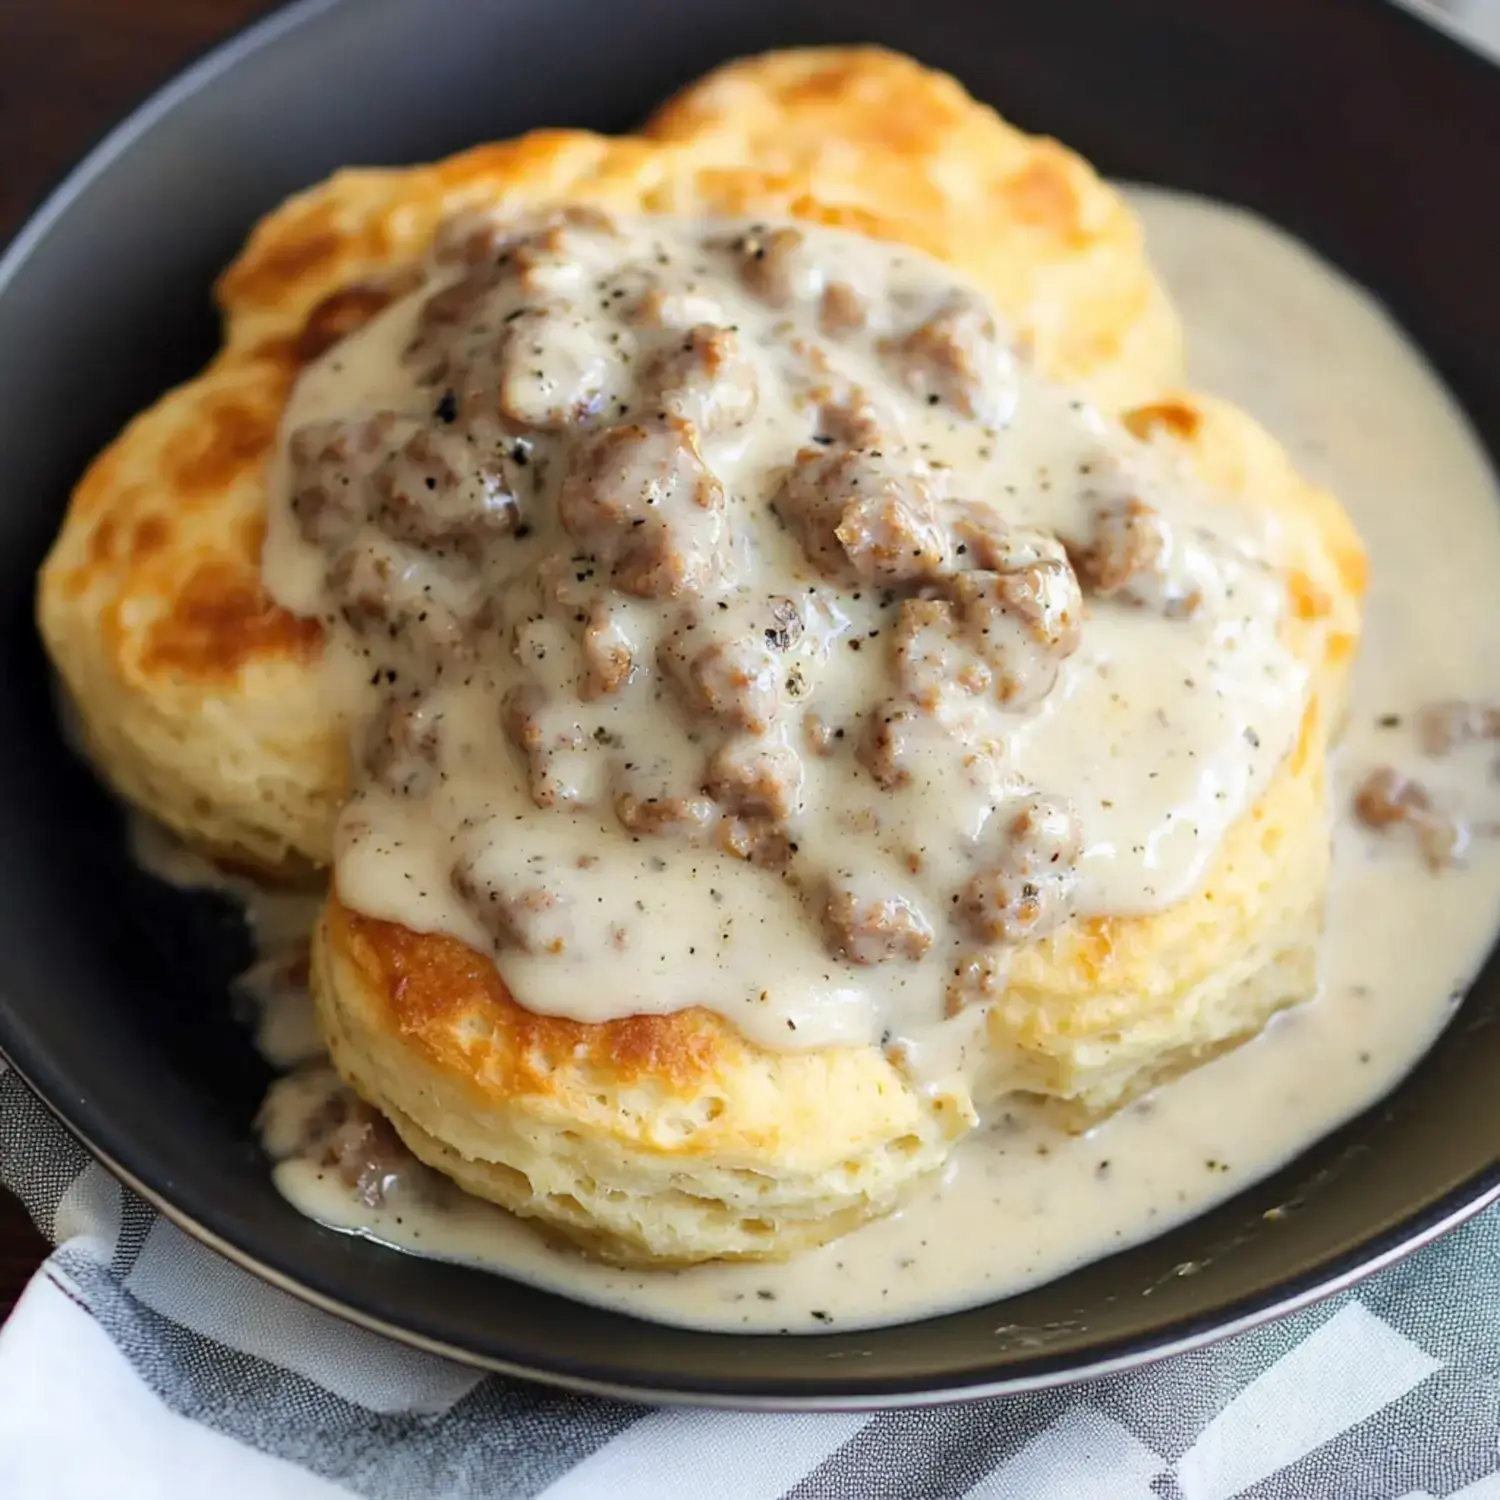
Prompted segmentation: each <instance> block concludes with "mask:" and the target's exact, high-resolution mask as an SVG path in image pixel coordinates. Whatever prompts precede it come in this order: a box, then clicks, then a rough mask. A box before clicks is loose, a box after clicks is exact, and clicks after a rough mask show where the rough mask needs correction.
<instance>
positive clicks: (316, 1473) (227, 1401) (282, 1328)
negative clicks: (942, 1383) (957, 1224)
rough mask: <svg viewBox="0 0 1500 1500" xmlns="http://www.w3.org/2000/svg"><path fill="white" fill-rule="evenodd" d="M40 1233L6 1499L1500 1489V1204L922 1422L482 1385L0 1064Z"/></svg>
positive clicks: (1490, 1497)
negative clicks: (154, 1197) (364, 1322)
mask: <svg viewBox="0 0 1500 1500" xmlns="http://www.w3.org/2000/svg"><path fill="white" fill-rule="evenodd" d="M0 1182H3V1183H4V1184H5V1185H6V1186H8V1187H10V1188H11V1189H13V1190H14V1191H15V1192H17V1193H19V1194H20V1196H21V1198H22V1200H23V1201H24V1202H25V1203H26V1205H27V1207H28V1208H29V1209H30V1210H31V1213H32V1215H33V1216H34V1217H35V1219H36V1221H37V1223H38V1225H40V1226H41V1228H42V1230H43V1231H44V1232H45V1233H46V1234H48V1235H49V1236H50V1237H51V1238H52V1239H53V1240H54V1241H55V1242H56V1244H57V1249H56V1251H55V1252H54V1253H53V1255H52V1257H51V1259H49V1260H48V1261H47V1263H46V1265H45V1266H44V1267H43V1268H42V1270H41V1271H40V1272H39V1273H38V1275H37V1277H36V1278H35V1280H34V1281H33V1282H32V1284H31V1286H30V1287H29V1288H28V1289H27V1291H26V1294H25V1295H24V1296H23V1297H22V1299H21V1302H20V1304H19V1306H18V1307H17V1309H16V1312H15V1314H14V1316H13V1317H12V1319H11V1321H10V1322H9V1323H8V1324H6V1326H5V1328H4V1329H3V1331H0V1500H157V1497H160V1500H168V1497H170V1500H179V1497H181V1496H184V1495H188V1496H200V1497H207V1500H268V1497H269V1500H324V1497H330V1496H336V1495H347V1494H349V1493H351V1492H352V1493H353V1494H355V1495H362V1496H369V1497H371V1500H532V1497H545V1500H594V1497H608V1500H689V1497H690V1500H782V1497H787V1500H793V1497H795V1500H884V1497H891V1500H981V1497H983V1500H1230V1497H1239V1500H1425V1497H1438V1496H1448V1497H1454V1500H1458V1497H1462V1500H1500V1208H1496V1209H1491V1210H1489V1211H1487V1212H1486V1213H1484V1214H1482V1215H1481V1216H1480V1217H1479V1218H1477V1219H1475V1220H1473V1221H1471V1222H1470V1223H1469V1224H1468V1225H1466V1226H1465V1227H1464V1228H1462V1229H1459V1230H1457V1231H1455V1232H1454V1233H1452V1234H1450V1235H1448V1236H1447V1237H1446V1238H1445V1239H1443V1240H1441V1241H1439V1242H1438V1243H1437V1244H1434V1245H1432V1246H1430V1247H1429V1248H1427V1249H1425V1250H1423V1251H1420V1252H1419V1253H1418V1254H1416V1255H1414V1256H1412V1257H1411V1258H1410V1259H1408V1260H1406V1261H1404V1262H1403V1263H1401V1264H1400V1265H1398V1266H1396V1267H1394V1268H1393V1269H1391V1270H1388V1271H1385V1272H1383V1273H1382V1274H1381V1275H1379V1276H1377V1277H1375V1278H1373V1279H1372V1280H1370V1281H1367V1282H1365V1283H1364V1284H1363V1285H1362V1286H1360V1287H1359V1288H1358V1289H1357V1290H1356V1291H1354V1292H1350V1293H1345V1294H1343V1295H1342V1296H1339V1297H1336V1298H1334V1299H1332V1300H1330V1301H1328V1302H1325V1303H1323V1304H1321V1305H1320V1306H1317V1307H1314V1308H1311V1309H1309V1310H1307V1311H1305V1312H1302V1313H1299V1314H1297V1315H1296V1316H1294V1317H1291V1318H1288V1319H1285V1320H1283V1321H1281V1322H1278V1323H1273V1324H1270V1325H1268V1326H1266V1327H1263V1328H1260V1329H1257V1330H1255V1331H1254V1332H1251V1333H1247V1334H1243V1335H1241V1336H1239V1337H1238V1338H1235V1339H1231V1340H1229V1341H1228V1342H1226V1343H1222V1344H1219V1345H1216V1346H1214V1347H1213V1348H1209V1349H1201V1350H1198V1351H1196V1352H1194V1353H1191V1354H1187V1355H1183V1356H1181V1357H1179V1358H1177V1359H1174V1360H1169V1361H1167V1362H1165V1363H1162V1364H1157V1365H1154V1366H1151V1367H1150V1368H1147V1369H1143V1370H1136V1371H1132V1372H1130V1373H1128V1374H1124V1375H1116V1376H1113V1377H1111V1378H1109V1379H1107V1380H1098V1381H1093V1382H1090V1383H1088V1384H1085V1385H1079V1386H1072V1387H1069V1388H1067V1389H1065V1390H1056V1391H1044V1392H1040V1393H1038V1394H1034V1395H1026V1396H1009V1397H998V1398H992V1399H988V1400H983V1401H974V1402H970V1403H967V1404H964V1405H958V1406H947V1407H936V1408H928V1409H924V1410H917V1411H899V1412H878V1413H868V1412H858V1413H848V1414H843V1413H836V1414H828V1415H823V1414H817V1415H797V1416H790V1415H787V1416H783V1415H775V1414H762V1413H745V1412H718V1411H699V1410H659V1411H653V1410H650V1409H648V1408H645V1407H638V1406H631V1405H628V1404H626V1403H624V1402H619V1401H608V1400H603V1399H599V1398H595V1397H590V1396H577V1395H570V1394H566V1393H563V1392H559V1391H554V1390H549V1389H547V1388H545V1387H542V1386H532V1385H526V1384H523V1383H521V1382H519V1381H515V1380H507V1379H502V1378H500V1377H499V1376H495V1375H484V1374H481V1373H480V1372H478V1371H475V1370H471V1369H468V1368H466V1367H464V1366H461V1365H456V1364H450V1363H448V1362H447V1361H446V1360H442V1359H438V1358H435V1357H433V1356H431V1355H426V1354H420V1353H417V1352H416V1351H414V1350H411V1349H407V1348H404V1347H402V1346H400V1345H397V1344H393V1343H390V1342H388V1341H386V1340H384V1339H382V1338H379V1337H377V1336H376V1335H374V1334H371V1333H366V1332H364V1331H363V1330H361V1329H357V1328H354V1327H352V1326H350V1325H348V1324H345V1323H342V1322H340V1321H339V1320H338V1319H336V1318H333V1317H330V1316H329V1315H327V1314H326V1313H321V1312H318V1311H316V1310H314V1309H313V1308H310V1307H307V1306H304V1305H303V1304H302V1303H300V1302H298V1301H297V1300H296V1299H295V1298H293V1297H290V1296H288V1295H287V1294H286V1293H284V1292H279V1291H277V1290H275V1289H274V1288H272V1287H270V1286H266V1285H264V1284H263V1283H261V1282H259V1281H257V1280H256V1279H255V1278H254V1277H253V1276H251V1275H249V1274H248V1273H247V1272H245V1271H242V1270H240V1269H239V1268H238V1267H236V1266H234V1265H231V1264H230V1263H229V1262H228V1261H227V1260H224V1259H222V1258H220V1257H219V1256H218V1255H216V1254H214V1252H213V1251H211V1250H209V1249H207V1248H206V1247H204V1246H202V1245H200V1244H198V1243H197V1242H196V1241H194V1240H191V1239H189V1238H188V1237H187V1236H186V1235H184V1234H183V1233H181V1231H179V1230H178V1229H176V1228H174V1227H173V1226H172V1225H171V1224H169V1223H167V1222H166V1221H165V1220H164V1219H161V1218H159V1217H157V1215H156V1214H155V1213H154V1212H153V1211H152V1210H151V1209H150V1208H149V1207H148V1206H147V1205H146V1204H145V1203H143V1202H142V1201H141V1200H140V1199H139V1198H137V1197H136V1196H135V1195H134V1194H133V1193H131V1192H129V1191H128V1190H126V1189H124V1188H122V1187H121V1186H120V1184H119V1183H118V1182H116V1181H115V1180H114V1179H113V1178H112V1177H110V1175H109V1174H108V1173H107V1172H106V1171H105V1170H104V1168H102V1167H101V1166H99V1165H98V1164H97V1163H95V1162H93V1161H91V1160H90V1159H89V1157H88V1156H87V1155H86V1154H85V1152H84V1151H83V1149H82V1147H80V1146H79V1145H78V1144H77V1143H76V1142H75V1141H74V1140H73V1139H72V1138H71V1137H70V1136H68V1135H67V1133H66V1132H65V1131H64V1130H63V1129H62V1127H61V1126H60V1125H58V1124H57V1123H56V1122H55V1121H54V1120H53V1119H52V1117H51V1116H50V1115H49V1114H47V1112H46V1111H45V1110H44V1109H43V1108H42V1107H41V1105H40V1104H38V1103H37V1102H36V1100H35V1099H34V1098H33V1097H32V1096H31V1094H30V1093H29V1092H28V1091H27V1090H26V1088H25V1086H24V1085H23V1084H22V1083H21V1081H20V1079H19V1078H17V1077H16V1075H15V1074H14V1073H5V1072H3V1071H0Z"/></svg>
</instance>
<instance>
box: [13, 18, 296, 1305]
mask: <svg viewBox="0 0 1500 1500" xmlns="http://www.w3.org/2000/svg"><path fill="white" fill-rule="evenodd" d="M272 8H273V7H272V6H271V5H270V4H269V0H42V3H39V4H26V3H23V0H13V3H12V0H0V140H3V141H4V143H5V149H4V151H3V153H0V242H3V241H5V240H8V239H9V238H10V236H11V235H12V234H13V233H14V232H15V230H16V229H17V228H18V227H19V226H20V223H21V220H22V219H23V218H25V216H26V214H27V213H28V212H29V211H30V210H31V209H32V208H33V207H34V206H35V205H36V203H37V202H38V200H39V199H40V198H42V197H43V196H44V195H45V194H46V192H47V190H48V188H50V187H51V186H52V184H53V183H54V182H56V181H57V179H58V178H59V177H60V176H61V175H62V174H63V173H64V172H65V171H66V170H67V169H68V167H69V166H70V165H71V164H72V163H73V162H74V161H76V160H77V159H78V157H79V156H81V155H82V154H83V153H84V151H86V150H87V149H88V147H89V146H90V145H91V144H92V143H93V142H94V141H95V140H96V139H97V138H98V137H99V135H100V134H102V133H103V132H104V131H105V130H106V129H108V127H109V126H110V125H112V124H113V123H114V122H115V121H116V120H117V119H119V117H120V116H121V115H123V114H125V113H126V112H127V111H128V110H129V109H130V107H131V106H132V105H134V104H135V103H136V102H137V101H138V100H140V99H141V98H143V97H144V96H145V95H146V94H148V93H149V92H150V91H151V90H152V89H153V88H155V87H156V85H157V84H159V83H161V82H162V81H163V80H165V79H166V78H168V77H169V76H170V75H171V74H173V73H174V72H176V71H177V69H178V68H179V67H181V66H182V65H183V64H184V63H185V62H187V61H188V60H189V59H191V58H192V57H194V56H195V55H196V54H197V53H199V52H201V51H202V50H203V49H204V48H205V47H206V46H207V45H208V44H209V43H210V42H212V41H214V40H215V39H216V38H217V37H219V36H222V35H223V34H224V33H225V32H228V31H232V30H233V29H234V28H235V27H237V26H239V25H241V24H242V23H243V22H245V21H247V20H249V19H251V18H252V17H254V16H256V15H258V14H260V13H261V12H263V11H266V10H269V9H272ZM45 1249H46V1246H45V1245H44V1244H43V1242H42V1239H41V1237H40V1236H39V1235H38V1234H37V1233H36V1231H35V1230H34V1229H33V1228H32V1226H31V1223H30V1221H29V1220H28V1219H27V1217H26V1215H25V1213H24V1212H23V1211H22V1209H21V1206H20V1205H19V1204H18V1203H17V1202H16V1201H15V1199H14V1198H12V1197H11V1196H10V1195H9V1194H8V1193H6V1191H5V1190H4V1189H3V1188H0V1320H3V1319H4V1317H5V1315H6V1314H7V1313H8V1312H9V1311H10V1309H11V1305H12V1304H13V1303H14V1302H15V1299H16V1298H17V1296H19V1295H20V1291H21V1288H22V1287H23V1286H24V1285H25V1283H26V1279H27V1277H28V1276H30V1275H31V1273H32V1271H33V1270H35V1268H36V1266H37V1263H38V1262H39V1261H40V1260H41V1258H42V1255H43V1253H44V1252H45Z"/></svg>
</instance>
